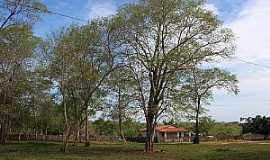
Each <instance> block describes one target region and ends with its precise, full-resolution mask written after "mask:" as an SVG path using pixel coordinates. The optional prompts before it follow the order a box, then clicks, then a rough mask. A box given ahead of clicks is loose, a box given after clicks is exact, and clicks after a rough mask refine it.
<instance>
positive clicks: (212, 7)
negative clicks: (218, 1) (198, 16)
mask: <svg viewBox="0 0 270 160" xmlns="http://www.w3.org/2000/svg"><path fill="white" fill-rule="evenodd" d="M203 8H204V9H207V10H209V11H212V12H213V13H214V14H215V15H218V14H219V12H218V8H217V7H216V6H215V5H214V4H212V3H206V4H205V5H204V6H203Z"/></svg>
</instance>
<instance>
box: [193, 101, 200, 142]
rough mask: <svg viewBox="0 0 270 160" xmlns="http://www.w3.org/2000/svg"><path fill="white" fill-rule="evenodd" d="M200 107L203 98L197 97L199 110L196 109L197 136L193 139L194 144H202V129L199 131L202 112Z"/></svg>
mask: <svg viewBox="0 0 270 160" xmlns="http://www.w3.org/2000/svg"><path fill="white" fill-rule="evenodd" d="M200 107H201V99H200V98H198V99H197V110H196V117H195V118H196V123H195V137H194V139H193V143H194V144H200V135H199V134H200V131H199V114H200Z"/></svg>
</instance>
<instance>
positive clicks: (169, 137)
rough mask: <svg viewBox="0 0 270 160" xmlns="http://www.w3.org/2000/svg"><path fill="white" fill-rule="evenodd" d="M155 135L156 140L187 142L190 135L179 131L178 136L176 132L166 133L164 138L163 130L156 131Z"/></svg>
mask: <svg viewBox="0 0 270 160" xmlns="http://www.w3.org/2000/svg"><path fill="white" fill-rule="evenodd" d="M181 135H184V137H182V136H181ZM156 137H157V141H158V142H189V141H190V137H189V136H188V133H185V134H184V133H182V134H181V132H179V137H178V134H177V132H174V133H166V138H165V134H164V133H163V132H157V133H156Z"/></svg>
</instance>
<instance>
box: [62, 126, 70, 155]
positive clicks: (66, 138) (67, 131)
mask: <svg viewBox="0 0 270 160" xmlns="http://www.w3.org/2000/svg"><path fill="white" fill-rule="evenodd" d="M63 136H64V137H63V149H62V150H63V152H64V153H66V152H67V148H68V142H69V136H70V127H69V126H66V127H65V131H64V135H63Z"/></svg>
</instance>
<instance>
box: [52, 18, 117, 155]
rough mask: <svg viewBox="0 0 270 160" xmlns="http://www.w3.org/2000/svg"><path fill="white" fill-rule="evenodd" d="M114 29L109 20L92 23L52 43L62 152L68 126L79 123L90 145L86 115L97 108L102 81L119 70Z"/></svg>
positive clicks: (65, 146) (72, 27) (59, 35)
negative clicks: (61, 114)
mask: <svg viewBox="0 0 270 160" xmlns="http://www.w3.org/2000/svg"><path fill="white" fill-rule="evenodd" d="M113 29H114V28H113V26H111V24H110V21H109V20H107V19H102V20H95V21H92V22H91V23H90V24H87V25H85V26H81V27H77V26H71V27H70V28H68V29H64V30H63V31H62V32H59V33H58V34H56V36H55V37H54V38H53V40H52V41H51V42H52V48H53V49H52V50H51V51H52V56H51V57H52V59H51V65H50V66H51V67H50V68H51V73H52V79H53V81H54V82H55V83H56V85H57V87H58V88H59V91H60V94H61V97H62V100H61V102H62V105H63V112H64V120H65V133H64V135H65V138H64V151H66V148H67V142H68V138H69V135H70V134H71V126H77V129H78V127H79V126H80V124H81V122H82V121H84V122H85V142H86V145H88V144H89V138H88V137H89V135H88V121H89V114H90V111H93V110H95V109H96V108H97V107H98V106H93V105H92V104H91V103H92V102H94V101H95V100H94V97H95V96H102V94H104V91H103V90H104V87H102V85H103V83H104V81H105V80H106V78H107V77H108V76H109V75H110V73H111V72H112V71H113V70H114V69H115V68H117V67H118V65H115V55H114V54H115V53H117V52H118V50H115V48H116V47H117V44H116V43H114V41H115V40H114V38H115V37H116V36H112V34H111V33H113V32H112V30H113ZM68 102H69V103H68ZM93 107H94V108H93ZM69 108H70V109H69ZM74 108H77V109H74ZM69 111H71V112H69ZM74 112H77V113H76V117H77V118H75V122H74V121H72V119H70V118H72V116H71V114H73V113H74ZM73 123H74V124H73Z"/></svg>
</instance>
